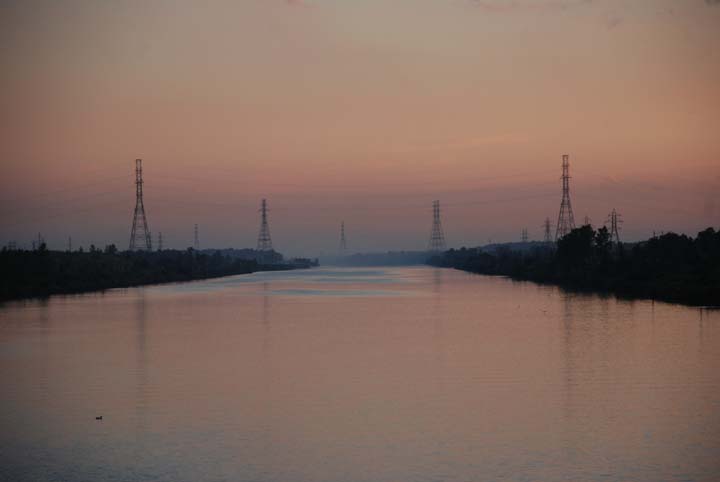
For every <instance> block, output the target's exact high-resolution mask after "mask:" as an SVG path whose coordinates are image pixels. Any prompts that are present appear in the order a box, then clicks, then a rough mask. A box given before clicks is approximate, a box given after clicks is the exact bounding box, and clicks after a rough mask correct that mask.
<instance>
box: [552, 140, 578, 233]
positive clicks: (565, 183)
mask: <svg viewBox="0 0 720 482" xmlns="http://www.w3.org/2000/svg"><path fill="white" fill-rule="evenodd" d="M569 159H570V156H568V155H567V154H563V156H562V160H563V163H562V189H563V194H562V201H560V213H559V214H558V222H557V226H556V228H555V241H557V240H558V239H560V238H562V237H563V236H565V235H566V234H567V233H569V232H570V231H572V230H573V229H575V216H573V211H572V204H570V161H569Z"/></svg>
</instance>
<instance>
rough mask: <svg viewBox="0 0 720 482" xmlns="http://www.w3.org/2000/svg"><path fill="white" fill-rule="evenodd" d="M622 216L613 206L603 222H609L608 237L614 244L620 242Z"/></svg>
mask: <svg viewBox="0 0 720 482" xmlns="http://www.w3.org/2000/svg"><path fill="white" fill-rule="evenodd" d="M621 217H622V216H621V215H620V214H619V213H618V212H617V211H616V210H615V208H613V210H612V212H611V213H610V214H608V218H607V221H605V224H608V223H609V224H610V239H611V240H612V242H613V243H615V244H618V245H619V244H620V225H621V224H622V223H623V221H622V219H620V218H621Z"/></svg>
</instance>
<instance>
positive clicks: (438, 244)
mask: <svg viewBox="0 0 720 482" xmlns="http://www.w3.org/2000/svg"><path fill="white" fill-rule="evenodd" d="M428 249H429V250H430V251H436V252H438V251H445V233H444V232H443V228H442V223H441V222H440V201H437V200H436V201H433V223H432V230H431V231H430V242H429V243H428Z"/></svg>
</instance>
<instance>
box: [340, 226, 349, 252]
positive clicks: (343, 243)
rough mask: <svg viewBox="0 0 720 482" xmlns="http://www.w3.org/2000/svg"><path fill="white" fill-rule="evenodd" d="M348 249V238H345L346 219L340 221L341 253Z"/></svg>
mask: <svg viewBox="0 0 720 482" xmlns="http://www.w3.org/2000/svg"><path fill="white" fill-rule="evenodd" d="M346 251H347V240H346V239H345V221H343V222H341V223H340V254H345V252H346Z"/></svg>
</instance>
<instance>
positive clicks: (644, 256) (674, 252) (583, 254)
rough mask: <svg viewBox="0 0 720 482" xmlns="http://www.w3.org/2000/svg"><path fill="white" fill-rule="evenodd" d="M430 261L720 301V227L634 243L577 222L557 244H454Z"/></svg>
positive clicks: (591, 287)
mask: <svg viewBox="0 0 720 482" xmlns="http://www.w3.org/2000/svg"><path fill="white" fill-rule="evenodd" d="M428 264H430V265H433V266H441V267H449V268H456V269H460V270H464V271H469V272H473V273H480V274H488V275H503V276H508V277H510V278H512V279H516V280H525V281H534V282H538V283H545V284H555V285H558V286H561V287H563V288H565V289H568V290H573V291H586V292H587V291H590V292H601V293H609V294H614V295H617V296H620V297H624V298H647V299H655V300H659V301H668V302H673V303H682V304H686V305H694V306H720V232H716V231H715V230H714V229H712V228H708V229H706V230H705V231H702V232H700V233H698V235H697V237H696V238H694V239H693V238H691V237H688V236H685V235H678V234H674V233H668V234H664V235H662V236H657V237H653V238H651V239H649V240H647V241H643V242H640V243H636V244H634V245H632V246H631V247H629V246H625V245H623V244H615V243H612V242H611V240H610V237H609V233H608V232H607V229H605V228H601V229H599V230H597V231H595V230H593V229H592V228H591V227H590V226H583V227H581V228H577V229H575V230H573V231H572V232H571V233H569V234H568V235H567V236H565V237H564V238H562V239H560V240H559V241H558V243H557V247H555V245H545V246H537V247H535V248H533V249H531V250H529V251H525V252H520V251H514V250H512V249H510V248H502V249H498V250H496V251H494V252H492V253H490V252H486V251H483V250H482V249H481V248H470V249H467V248H462V249H459V250H454V249H451V250H449V251H446V252H444V253H442V254H441V255H438V256H435V257H432V258H431V259H430V260H429V261H428Z"/></svg>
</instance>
